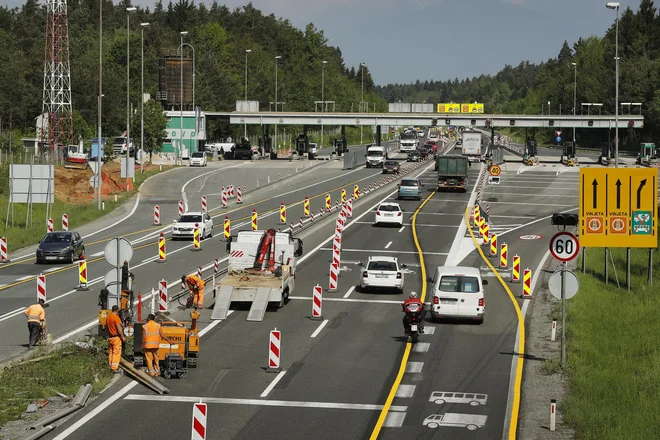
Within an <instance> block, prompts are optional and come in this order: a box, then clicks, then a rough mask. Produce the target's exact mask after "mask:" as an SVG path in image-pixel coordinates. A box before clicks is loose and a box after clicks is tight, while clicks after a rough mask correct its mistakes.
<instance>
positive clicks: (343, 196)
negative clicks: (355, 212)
mask: <svg viewBox="0 0 660 440" xmlns="http://www.w3.org/2000/svg"><path fill="white" fill-rule="evenodd" d="M329 196H330V194H328V197H326V198H325V205H326V208H327V205H328V203H329V201H328V198H329ZM341 202H342V203H346V190H345V189H344V188H342V189H341Z"/></svg>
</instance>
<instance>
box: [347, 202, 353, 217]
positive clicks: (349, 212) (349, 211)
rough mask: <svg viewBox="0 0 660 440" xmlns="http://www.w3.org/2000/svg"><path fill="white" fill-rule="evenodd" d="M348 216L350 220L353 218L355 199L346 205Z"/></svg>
mask: <svg viewBox="0 0 660 440" xmlns="http://www.w3.org/2000/svg"><path fill="white" fill-rule="evenodd" d="M346 215H348V218H351V217H353V199H349V200H348V203H346Z"/></svg>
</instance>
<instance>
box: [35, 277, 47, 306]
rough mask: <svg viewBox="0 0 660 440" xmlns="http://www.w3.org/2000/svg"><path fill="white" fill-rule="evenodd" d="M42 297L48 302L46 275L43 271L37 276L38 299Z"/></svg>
mask: <svg viewBox="0 0 660 440" xmlns="http://www.w3.org/2000/svg"><path fill="white" fill-rule="evenodd" d="M40 299H43V300H44V302H46V276H45V275H44V274H42V273H40V274H39V275H38V276H37V301H39V300H40Z"/></svg>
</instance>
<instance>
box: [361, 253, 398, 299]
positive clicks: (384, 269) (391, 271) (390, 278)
mask: <svg viewBox="0 0 660 440" xmlns="http://www.w3.org/2000/svg"><path fill="white" fill-rule="evenodd" d="M360 265H363V264H362V263H360ZM405 267H406V265H405V264H402V265H399V259H398V258H397V257H380V256H379V257H369V259H368V260H367V264H366V269H365V270H363V271H362V276H361V277H360V289H361V290H362V291H365V290H367V289H370V288H373V289H393V290H396V291H397V293H403V280H404V277H403V272H402V271H401V269H402V268H405Z"/></svg>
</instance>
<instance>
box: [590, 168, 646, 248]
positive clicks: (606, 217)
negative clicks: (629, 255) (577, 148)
mask: <svg viewBox="0 0 660 440" xmlns="http://www.w3.org/2000/svg"><path fill="white" fill-rule="evenodd" d="M657 205H658V170H657V169H654V168H614V169H612V168H581V169H580V245H582V246H584V247H600V248H603V247H614V248H616V247H619V248H656V247H657V246H658V222H657V218H656V216H657V212H658V208H657Z"/></svg>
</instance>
